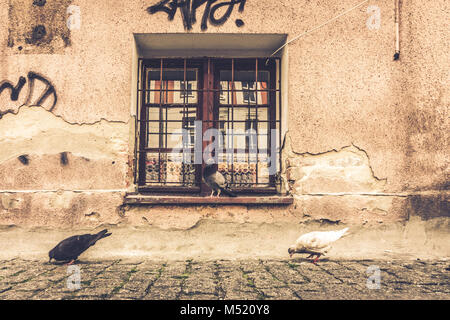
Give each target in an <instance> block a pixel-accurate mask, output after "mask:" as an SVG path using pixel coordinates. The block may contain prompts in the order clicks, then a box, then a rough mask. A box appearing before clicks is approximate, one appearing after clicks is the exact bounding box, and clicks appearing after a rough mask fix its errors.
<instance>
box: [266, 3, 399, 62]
mask: <svg viewBox="0 0 450 320" xmlns="http://www.w3.org/2000/svg"><path fill="white" fill-rule="evenodd" d="M399 1H400V0H395V54H394V60H398V59H399V58H400V40H399V38H400V36H399V19H400V18H399V17H400V14H399ZM367 2H369V0H364V1H362V2H360V3H358V4H357V5H355V6H354V7H351V8H350V9H347V10H346V11H344V12H342V13H341V14H339V15H337V16H336V17H334V18H332V19H330V20H327V21H326V22H324V23H322V24H320V25H318V26H316V27H314V28H312V29H310V30H308V31H305V32H303V33H302V34H300V35H298V36H296V37H295V38H293V39H291V40H289V41H288V42H286V43H285V44H283V45H282V46H281V47H279V48H278V49H277V50H275V51H274V52H273V53H272V54H271V55H270V56H269V58H271V57H273V56H274V55H275V54H277V53H278V52H279V51H280V50H281V49H283V48H284V47H285V46H287V45H288V44H289V43H291V42H293V41H295V40H297V39H299V38H301V37H303V36H305V35H307V34H309V33H311V32H313V31H316V30H318V29H320V28H322V27H323V26H325V25H327V24H329V23H331V22H333V21H335V20H337V19H339V18H340V17H342V16H344V15H346V14H347V13H349V12H351V11H353V10H355V9H357V8H359V7H360V6H362V5H363V4H365V3H367ZM269 58H267V60H266V65H267V63H268V62H269Z"/></svg>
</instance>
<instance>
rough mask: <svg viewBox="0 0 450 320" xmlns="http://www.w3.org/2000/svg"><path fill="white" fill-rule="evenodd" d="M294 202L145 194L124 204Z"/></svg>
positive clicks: (281, 198)
mask: <svg viewBox="0 0 450 320" xmlns="http://www.w3.org/2000/svg"><path fill="white" fill-rule="evenodd" d="M293 202H294V199H293V198H292V197H291V196H275V195H270V196H267V195H266V196H238V197H235V198H233V197H227V196H223V197H209V196H206V197H201V196H178V195H170V196H166V195H164V196H157V195H145V194H127V195H125V199H124V204H128V205H133V204H136V205H139V204H164V205H168V204H170V205H179V204H180V205H185V204H198V205H204V204H211V205H289V204H292V203H293Z"/></svg>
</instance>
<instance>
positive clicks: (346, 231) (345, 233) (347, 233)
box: [341, 228, 350, 237]
mask: <svg viewBox="0 0 450 320" xmlns="http://www.w3.org/2000/svg"><path fill="white" fill-rule="evenodd" d="M348 230H349V228H344V229H342V230H341V234H342V236H341V237H345V236H348V235H349V234H350V231H348Z"/></svg>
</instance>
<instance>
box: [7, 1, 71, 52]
mask: <svg viewBox="0 0 450 320" xmlns="http://www.w3.org/2000/svg"><path fill="white" fill-rule="evenodd" d="M71 3H72V0H51V1H45V0H9V11H8V18H9V19H8V22H9V25H8V31H9V35H8V47H10V48H13V49H14V51H13V52H15V53H18V54H20V53H23V54H46V53H50V54H51V53H63V52H64V48H66V47H67V46H69V45H70V30H69V29H68V28H67V24H66V21H67V13H66V10H67V7H68V6H69V5H70V4H71Z"/></svg>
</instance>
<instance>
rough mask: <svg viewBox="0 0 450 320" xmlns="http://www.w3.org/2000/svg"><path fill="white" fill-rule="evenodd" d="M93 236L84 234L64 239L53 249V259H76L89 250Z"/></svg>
mask: <svg viewBox="0 0 450 320" xmlns="http://www.w3.org/2000/svg"><path fill="white" fill-rule="evenodd" d="M94 238H95V235H91V234H84V235H78V236H72V237H69V238H67V239H64V240H63V241H61V242H60V243H59V244H57V245H56V247H55V248H54V249H53V250H55V251H54V253H55V254H54V258H55V259H56V260H71V259H76V258H77V257H78V256H79V255H80V254H81V253H83V252H84V251H85V250H86V249H87V248H89V246H90V243H91V241H92V240H93V239H94Z"/></svg>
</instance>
